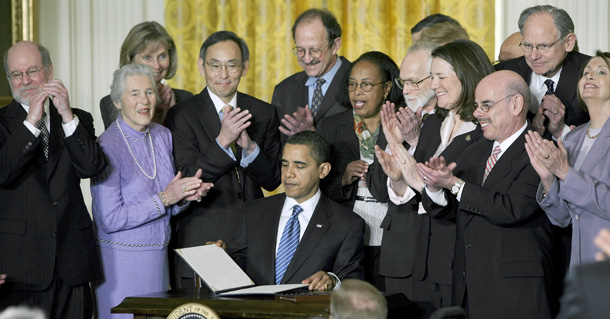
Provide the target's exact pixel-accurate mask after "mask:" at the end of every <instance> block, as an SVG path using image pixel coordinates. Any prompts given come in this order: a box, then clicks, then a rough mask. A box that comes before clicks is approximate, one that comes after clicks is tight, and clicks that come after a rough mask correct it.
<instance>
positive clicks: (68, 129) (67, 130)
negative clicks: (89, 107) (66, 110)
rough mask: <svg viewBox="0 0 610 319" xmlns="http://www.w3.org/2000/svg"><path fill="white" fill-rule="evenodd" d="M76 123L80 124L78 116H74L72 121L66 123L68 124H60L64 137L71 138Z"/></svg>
mask: <svg viewBox="0 0 610 319" xmlns="http://www.w3.org/2000/svg"><path fill="white" fill-rule="evenodd" d="M78 123H80V121H79V119H78V116H76V115H74V118H73V119H72V121H70V122H68V123H65V124H64V123H62V124H61V127H62V128H63V129H64V136H65V137H69V136H72V134H74V131H76V127H77V126H78Z"/></svg>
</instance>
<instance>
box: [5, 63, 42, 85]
mask: <svg viewBox="0 0 610 319" xmlns="http://www.w3.org/2000/svg"><path fill="white" fill-rule="evenodd" d="M43 68H44V67H36V66H33V67H31V68H29V69H28V70H27V71H25V72H19V71H13V72H11V73H9V74H8V75H7V76H6V77H7V78H8V79H9V80H10V81H13V82H17V81H21V79H23V74H27V76H28V77H29V78H30V79H36V78H38V77H39V76H40V71H42V69H43Z"/></svg>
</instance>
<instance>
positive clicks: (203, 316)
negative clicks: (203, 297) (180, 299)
mask: <svg viewBox="0 0 610 319" xmlns="http://www.w3.org/2000/svg"><path fill="white" fill-rule="evenodd" d="M167 319H220V316H218V314H217V313H216V312H214V310H212V308H210V307H208V306H206V305H202V304H199V303H194V302H192V303H185V304H183V305H180V306H178V307H176V309H174V310H173V311H172V312H171V313H170V314H169V316H167Z"/></svg>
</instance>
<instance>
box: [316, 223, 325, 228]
mask: <svg viewBox="0 0 610 319" xmlns="http://www.w3.org/2000/svg"><path fill="white" fill-rule="evenodd" d="M316 227H318V228H322V227H324V225H322V224H316Z"/></svg>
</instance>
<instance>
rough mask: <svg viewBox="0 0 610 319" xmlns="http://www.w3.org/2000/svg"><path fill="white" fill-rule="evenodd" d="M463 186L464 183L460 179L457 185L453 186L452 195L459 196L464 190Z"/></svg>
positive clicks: (456, 182)
mask: <svg viewBox="0 0 610 319" xmlns="http://www.w3.org/2000/svg"><path fill="white" fill-rule="evenodd" d="M462 185H464V181H463V180H461V179H459V178H458V179H457V180H456V181H455V183H453V185H451V194H453V195H457V194H458V192H459V191H460V189H461V188H462Z"/></svg>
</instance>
